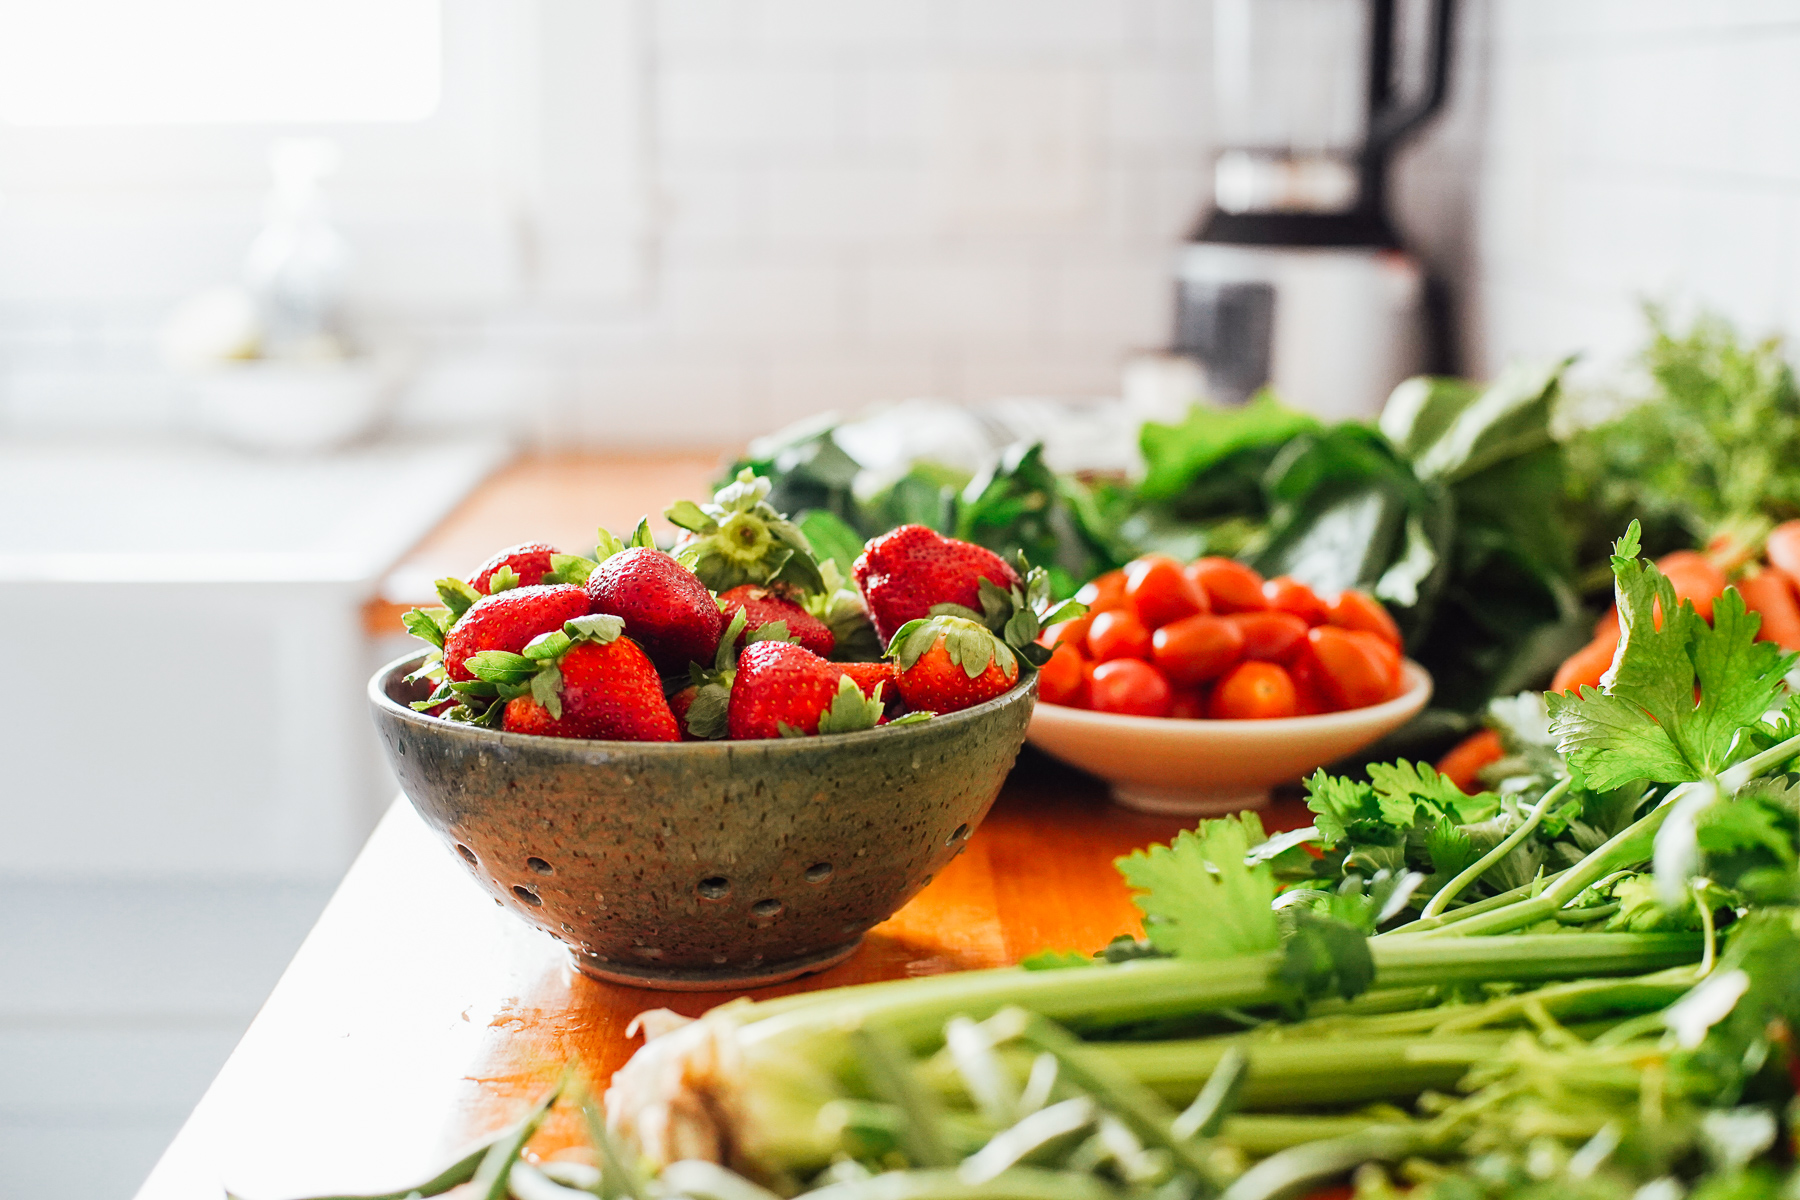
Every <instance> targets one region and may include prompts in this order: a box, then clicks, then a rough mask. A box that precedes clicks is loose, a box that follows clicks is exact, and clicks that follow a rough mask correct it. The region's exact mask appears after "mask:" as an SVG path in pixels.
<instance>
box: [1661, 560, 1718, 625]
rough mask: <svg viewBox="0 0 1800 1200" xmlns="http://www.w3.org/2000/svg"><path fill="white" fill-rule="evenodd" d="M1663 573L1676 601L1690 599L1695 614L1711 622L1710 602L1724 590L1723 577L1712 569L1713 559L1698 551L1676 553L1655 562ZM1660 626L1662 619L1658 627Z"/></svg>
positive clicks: (1716, 570)
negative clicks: (1673, 591)
mask: <svg viewBox="0 0 1800 1200" xmlns="http://www.w3.org/2000/svg"><path fill="white" fill-rule="evenodd" d="M1656 565H1657V567H1658V569H1660V570H1661V571H1662V573H1663V574H1664V575H1666V576H1668V579H1669V582H1670V583H1671V584H1673V585H1674V587H1675V599H1676V602H1677V603H1679V602H1680V601H1682V600H1692V601H1693V602H1694V611H1695V612H1697V613H1699V614H1700V616H1701V618H1702V619H1703V620H1707V621H1710V620H1712V606H1713V601H1714V600H1715V599H1717V598H1718V595H1719V593H1720V592H1722V591H1724V590H1725V574H1724V572H1722V571H1720V570H1719V568H1717V567H1715V566H1713V564H1712V560H1711V559H1709V558H1707V557H1706V555H1704V554H1702V553H1700V552H1699V551H1698V550H1677V551H1675V552H1674V553H1673V554H1665V555H1663V556H1662V557H1661V558H1659V559H1657V560H1656ZM1661 625H1662V620H1661V617H1660V616H1659V617H1658V619H1657V626H1658V627H1659V628H1660V627H1661Z"/></svg>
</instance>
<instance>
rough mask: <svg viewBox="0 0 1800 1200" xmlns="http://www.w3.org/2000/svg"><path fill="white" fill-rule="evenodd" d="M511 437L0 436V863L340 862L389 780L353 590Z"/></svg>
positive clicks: (12, 867)
mask: <svg viewBox="0 0 1800 1200" xmlns="http://www.w3.org/2000/svg"><path fill="white" fill-rule="evenodd" d="M508 453H509V448H508V447H507V446H505V445H504V444H501V443H494V442H473V441H462V442H444V443H436V444H429V445H409V446H396V447H386V448H380V449H371V450H362V451H357V452H352V453H345V454H341V455H336V456H332V457H328V458H312V459H262V458H252V457H245V456H241V455H238V454H235V453H232V452H230V451H223V450H213V449H202V448H191V447H180V446H154V445H152V446H145V447H112V446H105V447H80V446H66V445H30V444H21V443H17V442H12V443H6V444H0V647H3V648H4V650H5V654H6V657H7V660H8V669H9V676H10V678H11V679H12V680H13V681H15V685H14V686H9V687H7V688H5V689H3V690H0V755H4V758H5V761H6V771H7V786H6V787H5V788H0V875H9V876H21V877H43V876H49V877H55V878H83V877H96V876H97V877H107V878H122V877H128V878H165V879H167V878H229V877H234V876H235V877H242V876H253V877H260V878H269V877H283V878H299V879H327V878H334V877H335V876H336V875H338V874H340V873H341V872H342V870H343V869H344V867H345V866H347V865H348V863H349V861H350V858H351V856H352V855H353V854H354V852H355V850H356V848H357V846H359V845H360V844H361V842H362V839H363V838H364V837H365V836H366V834H367V833H368V830H369V829H370V828H372V827H373V823H374V819H375V817H376V816H377V815H378V813H379V811H380V807H381V806H382V804H383V803H384V801H385V800H386V798H387V796H388V795H390V794H391V793H390V792H389V791H388V788H389V786H390V785H389V784H388V782H387V778H386V776H385V774H384V772H383V769H382V768H381V766H380V765H379V762H378V760H377V758H376V754H375V747H374V745H373V735H372V734H371V733H370V731H369V720H368V716H367V714H366V712H365V709H364V700H363V695H362V687H363V682H364V679H365V678H366V676H367V674H368V672H369V671H370V670H372V669H373V667H374V665H375V664H374V662H373V661H372V660H373V655H372V652H371V650H370V644H369V642H368V640H367V639H366V638H365V637H364V634H363V631H362V624H361V608H362V605H363V603H364V602H365V601H366V600H368V599H369V598H370V597H372V596H373V595H374V594H375V592H376V590H377V587H378V585H379V581H380V579H381V578H382V576H383V575H384V574H385V573H386V572H387V570H388V569H389V568H390V567H391V566H392V565H393V564H394V562H395V561H396V560H397V559H398V558H400V556H401V555H403V554H404V553H405V552H406V551H407V549H408V548H410V547H411V546H412V545H413V544H414V543H415V542H416V541H417V540H418V539H419V538H420V537H421V536H422V535H423V534H424V533H425V532H426V531H428V530H429V529H430V528H431V527H432V526H434V525H435V524H436V523H437V522H438V521H439V520H441V519H442V518H443V516H444V515H445V514H446V513H447V512H448V511H449V510H450V509H451V508H452V507H453V506H454V505H455V504H456V503H457V502H458V501H459V500H460V499H462V497H463V496H465V495H466V494H467V493H468V492H469V491H470V489H472V488H473V487H474V486H475V484H476V483H478V482H479V481H480V480H481V479H482V478H484V477H485V476H486V475H487V474H488V473H489V472H490V471H492V470H493V468H494V467H496V466H497V465H499V463H500V462H502V461H504V459H505V458H506V457H507V455H508ZM21 681H30V686H24V687H21V686H17V683H18V682H21Z"/></svg>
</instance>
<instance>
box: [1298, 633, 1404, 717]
mask: <svg viewBox="0 0 1800 1200" xmlns="http://www.w3.org/2000/svg"><path fill="white" fill-rule="evenodd" d="M1379 641H1380V639H1379V638H1376V637H1374V636H1373V635H1371V634H1357V633H1352V632H1351V631H1350V630H1348V629H1339V628H1337V627H1336V626H1335V625H1319V626H1316V627H1314V628H1312V629H1309V630H1307V632H1306V642H1307V653H1308V654H1309V655H1310V656H1311V657H1312V659H1313V662H1314V663H1315V664H1317V667H1318V672H1319V686H1320V688H1321V689H1322V690H1323V691H1324V693H1325V698H1326V699H1327V700H1328V701H1330V703H1331V709H1332V711H1339V710H1342V709H1346V708H1367V707H1368V706H1369V705H1371V704H1380V703H1381V702H1382V701H1383V700H1386V699H1387V698H1388V695H1389V687H1390V675H1389V672H1388V665H1387V663H1385V662H1383V661H1382V659H1381V658H1380V656H1379V655H1378V654H1377V653H1376V652H1375V651H1374V650H1373V649H1372V647H1371V646H1370V643H1372V642H1379Z"/></svg>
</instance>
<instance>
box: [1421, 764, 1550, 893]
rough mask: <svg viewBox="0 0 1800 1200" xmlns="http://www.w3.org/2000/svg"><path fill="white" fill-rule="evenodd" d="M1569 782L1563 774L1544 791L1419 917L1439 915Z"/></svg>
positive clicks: (1514, 842)
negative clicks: (1512, 825)
mask: <svg viewBox="0 0 1800 1200" xmlns="http://www.w3.org/2000/svg"><path fill="white" fill-rule="evenodd" d="M1572 782H1573V780H1572V779H1571V778H1570V777H1569V776H1566V775H1565V776H1564V777H1563V778H1562V779H1561V780H1560V781H1558V783H1557V784H1556V786H1555V787H1552V788H1551V789H1550V790H1549V791H1547V792H1545V793H1544V795H1543V797H1542V799H1540V800H1539V801H1538V802H1537V803H1536V804H1535V805H1533V806H1532V809H1531V812H1530V814H1528V815H1527V816H1526V818H1525V820H1524V821H1522V822H1520V824H1519V827H1518V828H1517V829H1515V830H1513V831H1512V832H1511V833H1509V834H1507V835H1506V837H1505V838H1503V839H1502V840H1501V842H1500V844H1499V845H1497V846H1495V847H1494V848H1493V849H1492V850H1489V851H1488V852H1487V853H1486V854H1484V855H1482V856H1481V857H1480V858H1478V859H1476V860H1475V861H1474V862H1472V863H1470V864H1469V865H1468V866H1467V867H1465V868H1463V870H1462V871H1461V872H1460V873H1459V874H1458V875H1457V876H1456V877H1455V878H1454V879H1452V880H1451V881H1450V882H1449V883H1446V884H1445V885H1444V886H1443V887H1441V888H1439V889H1438V892H1437V895H1435V896H1433V897H1432V898H1431V899H1430V901H1429V902H1427V903H1426V905H1425V910H1424V911H1423V912H1422V913H1420V914H1419V915H1420V917H1421V918H1422V919H1427V920H1428V919H1430V918H1432V917H1437V916H1440V915H1442V914H1443V911H1444V910H1445V909H1446V908H1448V907H1449V906H1450V902H1451V901H1452V900H1454V899H1456V897H1457V896H1458V895H1459V894H1460V893H1461V892H1462V890H1463V889H1464V888H1466V887H1468V886H1469V885H1470V884H1471V883H1474V882H1475V881H1476V880H1477V879H1480V878H1481V877H1482V875H1483V874H1485V873H1486V872H1487V870H1488V868H1490V867H1492V866H1493V865H1494V864H1495V863H1497V862H1499V861H1500V860H1501V859H1503V858H1505V857H1506V856H1507V855H1508V854H1510V853H1512V848H1513V847H1514V846H1517V845H1518V844H1519V843H1520V842H1522V841H1524V840H1525V839H1526V838H1528V837H1530V836H1531V833H1532V831H1533V830H1534V829H1536V828H1537V827H1538V826H1539V825H1540V824H1541V823H1542V822H1543V820H1544V814H1545V813H1547V812H1549V811H1550V806H1551V805H1552V804H1554V803H1556V802H1557V801H1558V800H1561V799H1562V798H1563V797H1564V796H1566V795H1568V792H1569V785H1570V784H1571V783H1572Z"/></svg>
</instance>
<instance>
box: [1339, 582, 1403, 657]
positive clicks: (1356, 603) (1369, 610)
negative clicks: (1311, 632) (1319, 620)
mask: <svg viewBox="0 0 1800 1200" xmlns="http://www.w3.org/2000/svg"><path fill="white" fill-rule="evenodd" d="M1326 612H1327V613H1328V614H1329V615H1328V616H1327V617H1326V620H1328V621H1330V622H1331V624H1333V625H1336V626H1337V627H1338V628H1340V629H1360V630H1362V631H1363V632H1364V633H1372V634H1374V635H1375V636H1376V637H1378V638H1380V639H1382V640H1383V641H1385V642H1387V643H1388V644H1389V645H1392V646H1398V645H1399V644H1400V627H1399V626H1398V625H1396V624H1394V618H1392V617H1390V616H1389V615H1388V610H1387V609H1386V608H1385V607H1383V606H1382V603H1381V601H1379V600H1377V599H1376V598H1375V597H1373V596H1371V595H1369V593H1367V592H1361V591H1358V590H1357V589H1355V588H1345V589H1344V590H1343V591H1341V592H1339V593H1338V594H1337V599H1335V600H1333V601H1332V602H1331V603H1330V604H1328V605H1327V606H1326Z"/></svg>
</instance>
